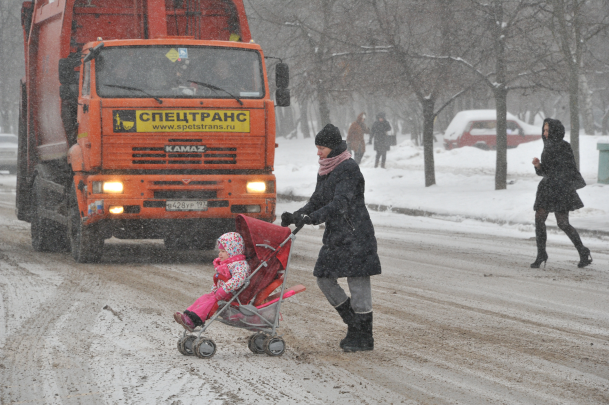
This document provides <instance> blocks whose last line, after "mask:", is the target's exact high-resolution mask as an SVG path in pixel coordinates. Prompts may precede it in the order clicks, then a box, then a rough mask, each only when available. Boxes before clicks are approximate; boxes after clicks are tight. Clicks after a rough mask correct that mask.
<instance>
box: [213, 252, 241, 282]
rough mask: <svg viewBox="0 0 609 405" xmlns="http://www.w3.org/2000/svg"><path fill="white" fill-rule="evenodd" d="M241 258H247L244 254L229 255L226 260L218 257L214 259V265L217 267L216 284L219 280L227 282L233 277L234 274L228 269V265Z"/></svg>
mask: <svg viewBox="0 0 609 405" xmlns="http://www.w3.org/2000/svg"><path fill="white" fill-rule="evenodd" d="M241 260H245V256H244V255H236V256H233V257H229V258H228V259H226V260H224V261H220V258H219V257H218V258H216V259H215V260H214V267H215V268H216V274H214V284H217V283H218V280H222V281H224V282H225V283H226V282H227V281H228V280H230V279H231V277H232V274H230V270H229V269H228V265H229V264H231V263H234V262H240V261H241Z"/></svg>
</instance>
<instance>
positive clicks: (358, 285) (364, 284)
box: [317, 277, 372, 314]
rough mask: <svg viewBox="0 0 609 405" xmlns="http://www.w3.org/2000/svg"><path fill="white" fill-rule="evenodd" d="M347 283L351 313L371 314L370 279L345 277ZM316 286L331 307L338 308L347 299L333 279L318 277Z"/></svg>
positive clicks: (343, 291)
mask: <svg viewBox="0 0 609 405" xmlns="http://www.w3.org/2000/svg"><path fill="white" fill-rule="evenodd" d="M347 283H348V284H349V292H350V293H351V308H353V312H355V313H356V314H367V313H369V312H372V287H371V286H370V277H347ZM317 285H318V286H319V289H320V290H321V292H323V293H324V295H325V296H326V298H327V299H328V301H329V302H330V304H331V305H332V306H333V307H337V306H339V305H340V304H342V303H344V302H345V301H347V298H349V297H347V294H346V293H345V290H343V289H342V287H341V286H340V285H339V284H338V281H337V279H335V278H325V277H323V278H322V277H318V278H317Z"/></svg>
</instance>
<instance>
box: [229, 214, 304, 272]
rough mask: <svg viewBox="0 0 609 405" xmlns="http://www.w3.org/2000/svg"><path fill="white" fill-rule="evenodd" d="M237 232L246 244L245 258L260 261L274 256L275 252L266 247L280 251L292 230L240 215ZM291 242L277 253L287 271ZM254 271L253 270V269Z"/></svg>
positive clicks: (237, 220) (282, 266)
mask: <svg viewBox="0 0 609 405" xmlns="http://www.w3.org/2000/svg"><path fill="white" fill-rule="evenodd" d="M236 222H237V223H236V226H237V232H238V233H239V234H240V235H241V236H242V237H243V241H244V243H245V257H247V258H248V259H253V258H254V257H256V258H258V260H260V261H262V260H266V259H267V258H269V257H270V256H271V255H272V254H273V250H271V249H268V248H267V247H264V246H256V245H268V246H271V247H272V248H273V249H278V248H279V245H281V243H283V241H284V240H286V239H287V238H288V236H290V233H291V232H292V231H291V230H290V228H287V227H283V226H279V225H274V224H270V223H268V222H265V221H261V220H259V219H256V218H252V217H246V216H245V215H238V216H237V219H236ZM291 243H292V242H291V241H289V242H288V243H286V244H285V246H284V247H283V248H282V249H281V250H280V251H279V252H277V260H279V262H280V263H281V268H282V269H283V270H285V268H286V267H287V265H288V256H289V253H290V247H291ZM252 270H253V269H252Z"/></svg>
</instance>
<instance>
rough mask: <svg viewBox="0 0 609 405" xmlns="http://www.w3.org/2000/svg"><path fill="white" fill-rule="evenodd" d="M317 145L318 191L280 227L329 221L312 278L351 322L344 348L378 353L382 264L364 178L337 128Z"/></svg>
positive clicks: (324, 131) (322, 134) (327, 131)
mask: <svg viewBox="0 0 609 405" xmlns="http://www.w3.org/2000/svg"><path fill="white" fill-rule="evenodd" d="M315 145H316V146H317V149H318V152H317V155H318V156H319V157H320V159H319V165H320V167H319V172H318V175H317V185H316V186H315V192H314V193H313V195H312V196H311V198H310V200H309V202H308V203H307V204H306V205H305V206H304V207H302V208H301V209H299V210H298V211H296V212H294V213H293V214H292V213H289V212H284V213H283V214H282V215H281V225H282V226H288V225H290V224H296V225H297V226H300V225H303V224H314V225H315V224H322V223H325V225H326V226H325V231H324V236H323V246H322V248H321V250H320V251H319V257H318V258H317V262H316V263H315V270H314V272H313V275H314V276H315V277H317V285H318V286H319V288H320V289H321V291H322V292H323V293H324V295H325V296H326V298H327V299H328V301H329V302H330V304H332V306H334V308H335V309H336V311H337V312H338V313H339V315H340V316H341V317H342V319H343V322H345V323H346V324H347V327H348V331H347V336H346V337H345V338H344V339H343V340H342V341H341V342H340V347H341V348H342V349H343V350H344V351H346V352H352V351H362V350H373V349H374V339H373V336H372V289H371V287H370V276H374V275H376V274H381V262H380V260H379V256H378V254H377V245H376V237H375V236H374V227H373V226H372V221H371V220H370V215H369V214H368V209H367V208H366V204H365V202H364V176H362V173H361V172H360V169H359V166H358V164H357V163H355V161H354V160H353V159H351V154H350V153H349V152H348V151H347V145H346V143H345V142H344V141H343V140H342V137H341V135H340V131H339V130H338V128H336V127H335V126H334V125H332V124H328V125H326V126H325V127H324V129H322V130H321V131H320V132H319V133H318V134H317V136H316V137H315ZM341 277H347V283H348V284H349V291H350V293H351V297H350V298H349V297H348V296H347V294H346V293H345V291H344V290H343V289H342V288H341V287H340V285H339V284H338V282H337V279H338V278H341Z"/></svg>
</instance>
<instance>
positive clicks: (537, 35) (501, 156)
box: [427, 0, 551, 190]
mask: <svg viewBox="0 0 609 405" xmlns="http://www.w3.org/2000/svg"><path fill="white" fill-rule="evenodd" d="M469 4H470V8H469V12H468V13H466V14H465V18H467V20H466V21H461V24H460V26H461V27H462V28H463V29H462V31H461V33H460V38H461V41H471V40H474V41H475V46H471V47H469V53H468V54H467V55H466V56H455V55H443V56H439V55H428V56H427V57H429V58H433V59H450V60H453V61H455V62H457V63H458V64H459V65H460V66H462V67H464V68H465V69H467V70H468V71H470V72H472V73H473V74H475V75H476V76H477V77H478V78H479V80H480V81H481V82H482V83H485V84H486V85H487V86H488V87H489V89H490V90H491V91H492V93H493V96H494V99H495V108H496V110H497V129H496V131H497V160H496V169H495V189H496V190H503V189H505V188H507V97H508V94H509V92H510V91H512V90H515V89H530V88H536V87H543V86H544V85H543V83H542V82H541V78H542V77H543V74H544V73H545V72H546V71H547V70H548V68H547V67H545V66H546V65H547V64H546V63H544V62H545V61H546V59H547V58H549V57H550V55H551V50H549V49H546V48H545V47H544V46H543V44H544V39H545V37H544V31H543V26H542V25H540V24H539V23H538V21H537V19H536V11H537V7H538V1H536V0H491V1H488V2H482V1H479V0H469ZM470 43H471V42H470Z"/></svg>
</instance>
